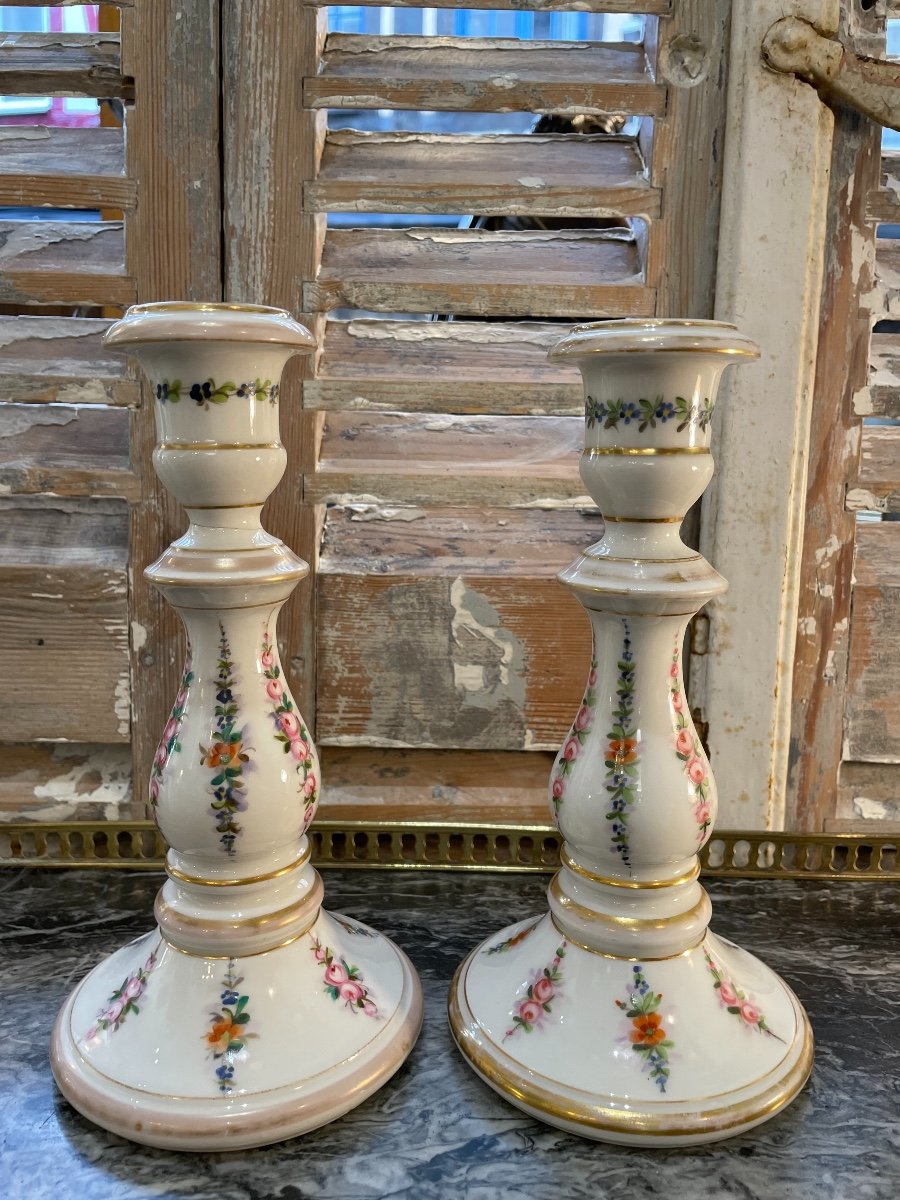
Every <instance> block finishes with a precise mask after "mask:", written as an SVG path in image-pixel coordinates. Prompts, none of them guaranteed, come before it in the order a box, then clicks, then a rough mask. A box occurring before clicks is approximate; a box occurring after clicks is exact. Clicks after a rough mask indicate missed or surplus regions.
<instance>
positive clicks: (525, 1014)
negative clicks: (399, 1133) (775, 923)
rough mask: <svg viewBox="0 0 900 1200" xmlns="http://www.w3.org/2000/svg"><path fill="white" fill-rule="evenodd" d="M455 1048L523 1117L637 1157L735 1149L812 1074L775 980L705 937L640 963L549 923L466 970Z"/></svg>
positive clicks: (515, 930) (524, 925)
mask: <svg viewBox="0 0 900 1200" xmlns="http://www.w3.org/2000/svg"><path fill="white" fill-rule="evenodd" d="M450 1025H451V1029H452V1031H453V1036H454V1038H455V1039H456V1042H457V1044H458V1046H459V1048H460V1050H461V1051H462V1052H463V1054H464V1055H465V1056H466V1058H467V1059H468V1061H469V1063H470V1064H471V1066H472V1067H473V1068H474V1069H475V1071H476V1072H477V1073H478V1074H479V1075H480V1076H481V1078H482V1079H483V1080H484V1081H485V1082H486V1083H488V1084H490V1086H491V1087H492V1088H494V1090H495V1091H497V1092H499V1093H500V1094H501V1095H502V1096H504V1097H505V1098H506V1099H507V1100H509V1101H511V1102H512V1103H513V1104H515V1105H517V1106H518V1107H519V1108H521V1109H524V1110H525V1112H527V1113H529V1114H531V1115H532V1116H534V1117H537V1118H539V1119H540V1120H543V1121H548V1122H550V1124H552V1125H557V1126H559V1127H560V1128H561V1129H565V1130H567V1131H569V1132H571V1133H577V1134H580V1135H581V1136H583V1137H589V1138H594V1139H596V1140H598V1141H605V1142H616V1143H619V1144H621V1145H628V1146H657V1147H665V1146H690V1145H699V1144H701V1143H703V1142H713V1141H718V1140H719V1139H721V1138H726V1137H732V1136H734V1135H735V1134H738V1133H741V1132H743V1131H744V1130H747V1129H751V1128H752V1127H753V1126H754V1125H758V1124H760V1123H761V1122H763V1121H765V1120H767V1119H768V1118H769V1117H772V1116H774V1115H775V1113H777V1112H779V1111H780V1110H781V1109H782V1108H784V1107H785V1105H787V1104H789V1103H790V1101H791V1100H792V1099H793V1098H794V1096H796V1094H797V1093H798V1092H799V1091H800V1089H801V1088H802V1087H803V1085H804V1083H805V1082H806V1080H807V1078H808V1076H809V1073H810V1070H811V1068H812V1057H813V1041H812V1032H811V1029H810V1026H809V1022H808V1020H807V1017H806V1014H805V1013H804V1011H803V1009H802V1008H801V1006H800V1004H799V1002H798V1001H797V999H796V997H795V996H794V994H793V992H792V991H791V990H790V988H788V987H787V985H786V984H785V983H784V982H783V981H782V980H781V979H780V978H779V977H778V976H777V975H776V974H775V973H774V972H773V971H771V970H770V969H769V968H768V967H766V966H765V965H764V964H763V963H761V962H760V961H759V960H758V959H756V958H755V957H754V956H753V955H751V954H748V953H747V952H746V951H744V950H741V949H739V948H738V947H737V946H735V945H733V944H732V943H731V942H728V941H726V940H724V939H723V938H719V937H716V936H715V935H714V934H712V933H709V932H707V933H706V935H705V936H704V938H703V940H702V941H701V942H700V943H699V945H696V946H694V947H693V948H692V949H689V950H686V951H685V952H684V953H682V954H678V955H675V956H673V957H670V958H659V959H643V960H641V961H635V960H633V959H627V958H614V957H611V956H607V955H601V954H598V953H597V952H595V951H589V950H587V949H583V948H582V947H580V946H578V945H576V944H575V943H573V942H572V941H571V940H570V939H569V938H567V937H566V936H565V935H564V934H563V933H561V932H560V930H559V928H558V927H557V926H556V924H555V923H554V921H553V918H552V917H551V916H550V915H547V916H545V917H543V918H538V919H535V918H532V919H530V920H528V921H522V922H520V923H519V924H517V925H513V926H510V927H509V928H508V929H505V930H503V931H502V932H501V933H499V934H496V935H495V936H493V937H491V938H489V939H488V940H487V941H486V942H484V943H482V945H481V946H479V947H478V948H477V949H476V950H474V951H473V952H472V954H470V955H469V957H468V958H467V959H466V960H465V961H464V962H463V963H462V965H461V966H460V968H459V970H458V971H457V973H456V977H455V979H454V982H453V986H452V988H451V992H450Z"/></svg>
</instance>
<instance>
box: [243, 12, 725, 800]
mask: <svg viewBox="0 0 900 1200" xmlns="http://www.w3.org/2000/svg"><path fill="white" fill-rule="evenodd" d="M445 7H448V8H449V7H453V6H451V5H447V6H445ZM466 7H467V8H470V9H473V10H477V9H479V8H482V7H487V5H484V6H482V5H478V4H474V5H466ZM490 7H491V8H492V9H496V10H506V9H509V8H512V7H515V6H513V5H511V4H505V3H502V2H501V3H496V2H495V0H491V4H490ZM541 7H542V8H544V9H552V10H553V11H554V12H566V11H581V12H584V11H587V12H591V13H603V12H609V11H617V12H632V11H635V12H643V13H646V14H649V15H648V17H647V20H646V37H645V39H644V42H643V44H640V45H635V44H628V43H624V42H623V43H619V44H610V45H597V44H592V43H588V44H578V43H575V44H561V43H558V42H557V43H553V42H550V43H547V42H542V43H538V44H534V45H527V44H522V43H518V44H516V43H512V42H511V41H510V40H509V39H504V38H502V37H494V38H490V37H489V38H476V39H469V38H464V37H439V38H438V37H432V38H428V37H410V36H406V35H399V34H393V35H391V34H387V35H379V36H373V35H370V34H362V33H358V34H346V33H344V34H341V33H335V32H331V33H329V32H328V30H327V18H326V11H325V10H324V9H323V8H320V7H317V6H316V5H315V4H308V3H297V4H292V5H286V4H283V3H280V2H278V0H263V2H256V3H253V4H250V3H248V2H244V3H240V2H238V3H234V4H232V5H229V6H227V7H226V8H225V9H223V20H224V25H223V55H224V59H223V97H224V100H223V112H224V114H225V127H224V130H223V138H224V147H225V151H224V161H225V169H224V176H223V177H224V186H225V194H224V208H225V214H226V218H225V230H226V237H225V255H226V263H225V279H226V285H225V286H226V296H227V297H228V298H230V299H233V300H246V301H264V302H268V303H275V304H284V305H285V306H287V307H289V308H293V309H294V310H295V311H298V310H299V312H300V313H301V315H303V316H304V317H305V319H306V320H307V321H308V323H309V324H310V325H311V327H312V328H313V329H314V330H315V332H316V334H317V336H318V338H319V342H320V351H319V353H318V355H317V356H316V358H315V360H314V361H313V362H311V363H310V364H309V366H308V369H307V372H306V375H305V377H304V378H303V379H302V381H301V383H300V386H298V387H297V388H296V390H290V389H289V391H288V397H289V398H288V400H287V403H286V406H285V432H286V437H287V440H288V451H289V456H290V461H291V463H292V465H293V466H294V468H295V472H296V473H295V474H294V476H293V478H292V479H290V478H289V479H288V481H287V482H286V483H285V484H283V485H282V487H281V489H280V491H279V493H278V494H277V495H276V497H275V499H274V501H273V504H272V506H271V512H270V513H269V514H268V520H269V524H270V526H271V527H273V528H276V529H277V531H278V532H279V533H280V534H281V536H283V537H286V538H287V539H289V540H291V541H292V543H293V544H294V545H297V546H298V548H299V549H300V551H301V552H302V553H303V554H304V555H305V557H307V558H308V559H309V560H310V561H311V562H312V563H313V566H314V568H315V572H316V575H315V580H316V582H315V587H314V588H313V587H310V588H309V589H308V590H307V592H306V594H305V596H301V598H300V600H299V601H298V602H296V603H293V604H292V605H289V606H288V609H287V610H286V613H285V618H284V623H283V625H282V638H283V642H284V649H285V650H286V651H287V653H286V659H287V661H288V662H289V663H290V664H291V666H292V667H293V668H294V671H295V677H294V681H293V682H294V684H297V683H298V682H299V683H300V687H299V688H298V692H300V694H302V695H303V696H304V707H305V710H306V712H307V714H308V715H309V717H310V719H313V716H314V720H315V728H316V737H317V741H318V743H319V746H320V749H321V751H322V752H323V754H324V759H325V767H324V771H325V775H326V778H327V781H328V787H327V790H326V796H325V803H326V806H329V805H347V804H350V805H353V806H354V809H355V810H356V811H359V809H360V806H363V807H365V806H367V805H369V804H372V805H377V806H379V811H381V812H384V811H385V808H386V807H390V808H392V809H394V810H398V809H399V810H401V811H403V812H407V813H415V812H418V813H421V814H422V815H425V814H427V815H435V814H440V813H446V814H448V815H449V814H454V815H464V814H465V813H466V812H468V813H469V814H471V813H472V812H477V814H478V815H479V816H481V817H490V816H500V815H510V816H519V817H530V816H536V817H537V818H538V819H543V817H544V815H545V798H544V797H545V788H546V777H547V771H548V762H549V760H550V758H551V757H552V753H553V752H555V750H556V748H557V746H558V744H559V742H560V740H561V739H562V737H563V735H564V732H565V729H566V728H567V726H568V723H569V720H570V719H571V713H572V711H573V707H574V706H575V705H576V704H577V700H578V697H579V695H580V693H581V687H582V684H583V679H582V676H583V672H584V663H585V661H586V660H587V655H588V646H589V632H588V627H587V622H586V620H585V618H584V616H583V614H582V613H581V610H580V608H579V607H578V605H577V604H575V603H574V602H573V601H571V600H570V599H569V598H567V596H566V594H565V593H564V592H563V591H562V589H560V587H559V585H558V584H557V583H556V581H555V578H554V575H555V572H556V571H557V570H558V569H559V568H560V567H562V566H563V565H565V564H566V563H567V562H568V561H570V560H571V558H572V557H573V556H574V554H575V553H576V552H577V551H578V550H580V549H582V548H583V547H584V546H586V545H587V544H589V543H590V542H591V541H592V540H593V539H595V538H596V537H597V536H598V535H599V523H598V519H597V517H596V514H595V513H594V512H592V511H590V510H591V508H592V506H590V503H589V502H588V501H586V499H585V497H584V496H583V495H582V489H581V486H580V483H579V480H578V475H577V461H578V446H579V441H580V436H581V428H580V427H581V420H580V412H581V398H580V385H579V379H578V376H577V374H575V373H573V372H572V371H567V370H565V369H560V368H557V367H551V366H550V365H549V364H548V363H547V362H546V357H545V355H546V350H547V348H548V346H549V345H551V344H552V342H553V341H554V340H555V339H556V338H557V337H558V336H560V332H561V328H562V325H563V324H564V323H565V322H567V321H569V320H573V319H584V318H587V319H591V318H602V317H616V316H634V315H648V316H649V315H654V314H662V315H665V314H678V315H685V314H692V315H697V316H710V315H712V291H713V278H714V270H715V243H716V230H717V222H718V201H719V171H720V169H721V159H720V156H718V155H717V153H715V151H714V147H715V146H716V145H721V140H722V135H723V123H724V108H723V104H722V96H723V91H722V88H723V86H724V74H725V57H724V47H725V46H727V13H728V8H729V6H728V4H727V3H724V2H723V3H716V2H714V3H710V2H708V0H707V2H704V3H699V2H697V3H692V2H680V3H678V4H676V5H674V6H672V9H671V11H670V6H669V4H668V3H667V2H663V0H643V3H633V2H631V0H624V2H623V0H616V2H615V3H609V2H607V0H590V2H588V3H586V4H585V3H582V4H578V5H577V6H574V5H573V6H572V7H571V9H570V8H569V6H567V5H566V4H558V3H555V2H554V3H553V4H548V5H544V6H541ZM332 11H333V10H332ZM691 37H699V38H700V39H702V41H703V44H704V45H705V46H707V47H710V54H709V56H708V57H707V58H706V59H705V60H704V61H703V63H702V70H701V69H700V68H699V67H698V74H699V76H700V82H699V83H698V84H697V86H692V87H681V86H680V87H671V86H669V85H668V84H667V82H666V80H665V79H664V78H663V75H662V73H660V72H659V71H658V70H657V62H656V58H657V51H656V46H657V44H658V42H663V43H665V44H666V45H667V46H670V45H672V44H674V45H675V46H678V45H684V44H688V43H689V42H690V38H691ZM685 39H686V40H685ZM665 65H666V69H667V70H668V71H669V72H670V74H671V73H674V74H675V77H676V78H678V80H679V82H680V83H684V82H685V76H684V74H683V73H684V71H686V70H690V69H691V62H690V55H689V54H688V55H686V56H685V60H684V61H682V60H680V59H678V56H672V55H671V54H670V55H669V57H668V58H667V61H666V64H665ZM678 72H682V74H681V75H680V76H679V75H678ZM691 82H692V83H693V82H694V81H693V80H691ZM298 99H299V105H298ZM378 109H381V110H393V111H397V112H400V113H402V114H403V116H402V117H401V118H400V119H399V125H400V128H399V130H398V131H397V132H386V133H385V132H381V133H378V132H375V133H373V132H364V131H359V130H354V129H353V128H347V127H346V126H347V125H348V124H349V125H352V123H353V119H354V118H353V115H352V114H353V113H355V112H359V111H360V110H366V111H368V110H378ZM421 109H427V110H442V111H454V112H463V111H470V110H474V111H478V112H481V113H485V112H486V113H490V112H496V113H501V112H509V111H513V112H515V111H522V110H524V111H527V112H532V113H561V112H572V111H575V110H577V111H584V112H588V113H597V112H606V113H609V112H614V113H621V114H634V115H636V116H638V117H640V118H641V120H640V131H639V132H632V133H630V134H627V135H617V136H579V135H568V136H567V135H560V134H548V135H545V136H530V135H526V134H519V135H509V134H505V135H491V134H482V135H478V134H472V133H443V134H435V133H422V132H421V131H418V132H416V131H413V129H412V128H411V127H414V128H415V129H416V130H420V128H421V125H422V121H421V120H420V119H419V116H418V111H414V112H412V113H411V110H421ZM328 110H331V111H332V113H333V114H335V116H336V118H337V119H336V120H333V121H332V124H333V125H334V126H338V125H341V126H344V127H343V128H337V127H335V128H331V129H329V127H328V117H327V113H328ZM348 113H349V114H350V115H348ZM407 115H411V119H410V120H409V122H408V125H407V127H406V129H405V130H404V121H406V118H407ZM357 123H358V122H357ZM262 129H265V131H266V136H265V138H262V137H260V131H261V130H262ZM688 144H690V145H691V146H695V145H696V146H697V147H699V148H700V150H699V153H698V154H697V155H696V156H692V159H691V161H690V162H688V161H687V159H686V158H685V156H684V155H683V154H681V153H679V151H678V148H679V147H684V146H686V145H688ZM329 213H331V214H341V217H342V219H341V223H340V224H337V223H332V224H328V223H327V214H329ZM471 213H479V214H484V215H487V216H492V215H493V216H499V215H506V216H521V217H528V218H532V217H536V218H540V219H542V220H546V222H547V224H548V226H549V228H548V229H546V230H520V231H516V232H512V231H509V230H489V229H488V230H485V229H454V228H446V227H435V226H434V225H424V224H422V221H423V220H428V219H429V218H430V219H434V218H435V217H436V216H437V215H439V214H458V215H459V216H461V217H462V216H464V215H465V214H471ZM354 214H393V215H394V217H395V218H396V217H397V216H398V215H401V214H402V215H405V216H408V222H406V223H405V224H403V223H400V225H399V227H398V225H397V223H396V221H395V224H394V225H393V227H383V226H382V227H378V226H374V225H372V224H370V223H368V221H366V220H363V219H361V218H360V219H359V220H354ZM601 219H605V222H604V220H601ZM592 223H595V224H596V226H600V225H601V224H603V223H605V224H607V225H610V224H614V223H617V224H618V227H617V228H599V227H594V228H591V227H590V226H591V224H592ZM435 313H437V314H443V315H445V316H447V315H452V316H453V317H454V318H455V319H454V320H439V321H431V320H430V319H429V318H430V316H431V314H435ZM553 322H560V324H554V323H553ZM301 403H302V412H301V410H300V404H301ZM292 406H293V409H292ZM327 811H329V810H328V808H327V807H325V808H323V813H324V812H327ZM344 811H346V808H345V809H344Z"/></svg>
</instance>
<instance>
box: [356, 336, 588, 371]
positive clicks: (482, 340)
mask: <svg viewBox="0 0 900 1200" xmlns="http://www.w3.org/2000/svg"><path fill="white" fill-rule="evenodd" d="M347 333H348V334H349V335H350V336H351V337H355V338H365V339H367V340H372V341H378V340H387V341H391V342H461V343H463V344H464V345H466V346H468V345H471V344H474V343H478V344H484V345H489V346H496V345H498V344H499V345H503V346H506V345H512V344H514V343H515V344H520V343H525V344H527V345H532V346H540V347H541V348H542V349H545V348H546V349H549V347H550V346H552V345H553V344H554V343H555V342H558V341H559V326H558V325H545V324H541V323H538V322H535V321H519V322H516V323H515V324H508V325H503V326H500V325H488V324H484V325H480V324H478V323H477V322H474V321H473V322H469V321H414V322H408V323H405V322H401V321H367V320H358V321H351V322H350V324H349V325H348V326H347ZM571 374H572V376H573V379H577V371H575V370H572V371H571ZM579 386H580V385H579Z"/></svg>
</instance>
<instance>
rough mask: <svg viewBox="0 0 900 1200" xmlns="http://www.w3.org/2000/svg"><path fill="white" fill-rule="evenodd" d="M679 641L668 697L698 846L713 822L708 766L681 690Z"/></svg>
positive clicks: (673, 662)
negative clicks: (689, 797) (673, 717)
mask: <svg viewBox="0 0 900 1200" xmlns="http://www.w3.org/2000/svg"><path fill="white" fill-rule="evenodd" d="M679 643H680V638H679V637H678V636H676V638H675V649H674V652H673V654H672V664H671V666H670V667H669V679H670V685H669V700H670V702H671V705H672V711H673V712H674V714H675V729H674V732H675V742H674V746H675V753H676V754H677V755H678V757H679V759H680V760H681V762H682V769H683V771H684V773H685V775H686V776H687V780H688V783H689V784H690V790H691V800H692V803H693V806H694V820H695V821H696V823H697V842H698V845H702V844H703V841H704V839H705V837H706V834H707V831H708V830H709V827H710V825H711V824H712V798H711V796H710V778H709V768H708V766H707V764H706V762H705V761H704V759H703V757H702V749H701V746H700V739H699V738H698V737H697V731H696V729H695V728H694V726H693V723H692V722H691V720H690V714H689V712H688V710H687V706H686V704H685V700H684V696H683V694H682V691H681V682H680V679H679V672H678V656H679V654H680V653H681V650H680V644H679Z"/></svg>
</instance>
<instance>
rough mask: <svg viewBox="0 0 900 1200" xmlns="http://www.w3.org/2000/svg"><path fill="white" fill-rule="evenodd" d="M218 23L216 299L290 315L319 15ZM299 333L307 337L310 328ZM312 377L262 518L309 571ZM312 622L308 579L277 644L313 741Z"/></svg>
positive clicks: (295, 366) (296, 300)
mask: <svg viewBox="0 0 900 1200" xmlns="http://www.w3.org/2000/svg"><path fill="white" fill-rule="evenodd" d="M222 21H223V25H222V45H223V55H224V58H223V68H222V70H223V121H224V127H223V131H222V132H223V142H224V145H223V158H224V174H223V187H224V194H223V205H224V214H225V228H226V230H227V236H226V239H225V250H224V254H225V259H224V264H223V268H224V273H225V297H226V299H228V300H233V301H250V302H253V303H260V304H274V305H278V306H280V307H282V308H286V309H288V310H289V311H292V312H296V311H297V309H298V307H299V305H300V302H301V285H302V281H303V280H306V279H314V278H315V275H316V271H317V270H318V265H319V257H320V255H321V248H322V241H323V239H324V236H325V218H324V217H323V216H319V215H311V214H309V213H307V212H306V211H305V207H304V208H301V205H300V204H299V203H298V198H302V196H303V188H304V182H303V181H304V180H306V179H311V178H313V177H314V176H315V173H316V171H317V169H318V163H319V158H320V156H321V150H322V143H323V141H324V136H325V123H326V115H325V113H313V112H310V111H308V110H304V109H302V108H301V107H300V105H299V103H298V94H297V93H298V90H299V85H298V80H300V79H302V78H303V77H304V75H308V74H314V73H315V71H316V70H317V67H318V61H319V52H320V50H321V47H322V45H323V44H324V40H325V26H326V15H325V13H324V12H322V13H320V12H317V11H315V10H313V9H303V8H300V7H298V6H297V5H294V4H285V3H283V2H282V0H235V2H233V3H231V4H228V5H225V6H223V9H222ZM273 113H277V114H278V119H277V120H276V121H274V122H273V121H272V114H273ZM262 130H265V136H262V135H261V131H262ZM298 315H299V316H300V317H301V319H303V314H302V313H301V314H298ZM309 324H311V325H312V328H313V330H314V331H315V332H317V325H316V322H315V321H311V322H309ZM313 370H314V366H313V364H312V362H311V361H310V360H307V359H295V360H294V361H293V362H292V363H290V364H289V366H288V369H287V371H286V372H285V376H284V378H283V380H282V384H281V412H282V422H281V437H282V441H283V442H284V444H285V448H286V450H287V454H288V469H287V472H286V474H285V478H284V479H283V480H282V482H281V484H280V485H279V487H278V488H277V489H276V491H275V493H274V495H273V496H272V498H271V499H270V500H269V502H268V504H267V505H266V509H265V513H264V518H263V519H264V524H265V527H266V528H267V529H269V530H271V532H272V533H274V534H276V535H278V536H279V537H281V538H283V539H284V541H285V542H286V543H287V544H288V545H289V546H291V547H292V549H294V550H296V551H297V552H298V553H299V554H301V555H302V556H303V557H304V558H306V559H307V560H308V561H309V562H310V564H311V566H312V568H313V571H314V570H315V564H316V551H317V541H318V533H317V523H318V518H317V515H316V513H315V512H314V511H313V510H312V509H311V508H310V507H309V505H308V504H306V503H303V504H301V500H302V496H301V486H302V485H301V477H300V472H301V469H302V467H303V465H304V463H309V464H311V463H312V462H313V461H314V457H315V438H314V422H315V421H316V418H315V416H314V415H312V414H310V415H307V414H304V413H303V412H302V411H301V388H302V384H301V380H304V379H306V378H308V377H309V376H310V375H311V374H312V373H313ZM314 624H315V578H314V575H313V574H311V575H310V576H308V577H307V579H305V580H303V581H302V582H301V583H300V586H299V587H298V588H297V590H296V592H295V593H294V595H293V597H292V598H291V600H290V602H289V603H288V604H287V606H286V607H285V609H284V610H283V611H282V613H281V616H280V617H279V628H278V635H279V644H280V646H281V648H282V660H283V662H284V664H285V669H286V671H287V675H288V678H289V681H290V683H291V687H292V689H293V692H294V696H295V697H296V699H297V703H298V705H299V706H300V709H301V711H302V712H303V714H304V717H305V719H306V721H307V723H308V724H309V726H310V728H311V729H312V730H313V732H314V731H315V671H316V659H315V651H316V645H315V632H314Z"/></svg>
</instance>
